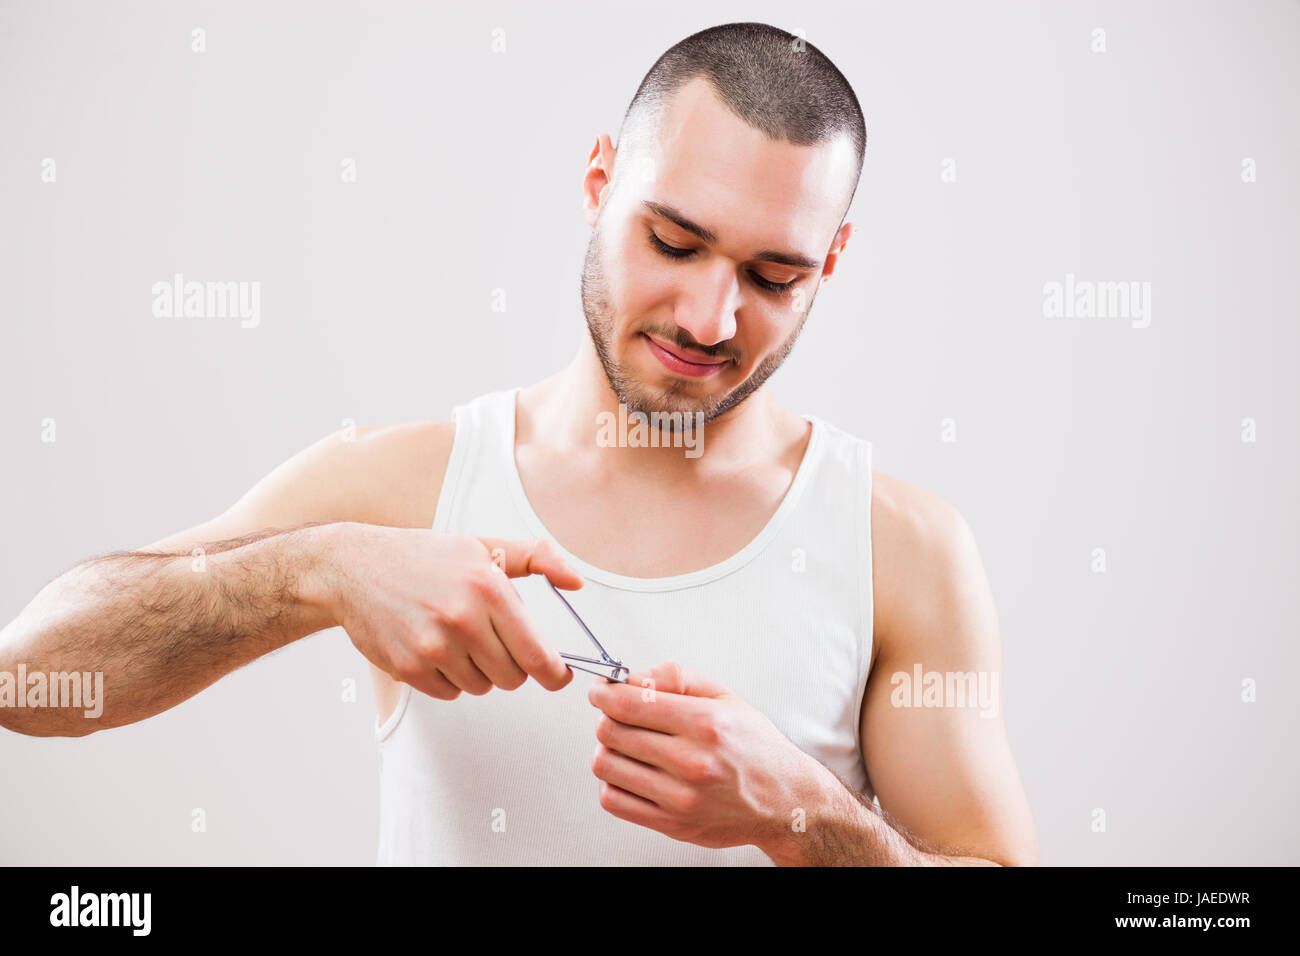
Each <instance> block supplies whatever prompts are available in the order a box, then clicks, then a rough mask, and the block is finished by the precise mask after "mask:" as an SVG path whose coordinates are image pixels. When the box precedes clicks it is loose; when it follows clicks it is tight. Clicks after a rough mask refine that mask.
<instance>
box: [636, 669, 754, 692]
mask: <svg viewBox="0 0 1300 956" xmlns="http://www.w3.org/2000/svg"><path fill="white" fill-rule="evenodd" d="M647 681H648V682H649V683H647ZM627 682H628V683H629V684H633V683H635V684H636V686H638V687H650V688H651V689H653V690H655V691H662V692H663V693H665V694H684V695H686V696H688V697H721V696H722V695H724V694H730V693H731V691H729V690H727V688H726V687H724V686H723V685H722V684H720V683H718V682H717V681H716V680H714V679H713V678H711V677H706V676H705V675H704V674H698V673H696V672H695V671H692V670H687V669H686V668H685V667H683V666H682V665H681V664H679V663H677V662H676V661H664V662H663V663H660V664H656V665H655V666H654V667H651V668H650V669H649V670H646V671H637V672H636V673H635V674H629V675H628V678H627Z"/></svg>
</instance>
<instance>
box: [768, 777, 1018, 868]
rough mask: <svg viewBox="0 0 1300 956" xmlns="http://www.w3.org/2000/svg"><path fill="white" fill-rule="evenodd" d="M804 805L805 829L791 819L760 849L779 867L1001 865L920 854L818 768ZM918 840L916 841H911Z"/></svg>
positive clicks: (808, 785) (869, 806) (878, 814)
mask: <svg viewBox="0 0 1300 956" xmlns="http://www.w3.org/2000/svg"><path fill="white" fill-rule="evenodd" d="M818 767H819V768H820V771H821V772H815V773H813V774H812V775H810V779H809V780H808V781H807V783H806V789H805V794H806V796H805V798H804V800H803V802H804V804H805V806H804V807H803V810H804V814H803V817H802V820H803V826H802V828H801V829H796V828H795V827H794V826H792V825H791V824H790V823H789V822H788V820H787V821H785V823H784V826H783V827H782V828H781V830H780V831H779V832H777V831H774V835H773V837H772V839H771V840H770V841H769V842H768V843H767V844H766V845H764V846H762V847H761V849H762V850H763V851H764V852H765V853H767V855H768V856H769V857H771V859H772V860H773V862H775V863H776V864H777V865H778V866H999V865H1001V864H999V863H997V862H995V861H993V860H987V859H984V858H982V857H974V856H959V855H948V854H944V853H939V852H931V851H929V850H925V849H921V847H920V846H918V845H917V844H919V843H920V842H921V841H920V840H917V839H916V838H915V837H913V838H912V840H909V839H908V838H907V837H905V836H904V835H903V833H902V832H900V831H901V829H902V828H901V827H899V826H897V825H895V824H892V823H891V822H890V821H889V820H887V819H886V817H885V816H884V815H883V814H882V812H881V811H880V810H879V809H878V808H877V807H876V806H875V805H874V804H871V803H868V802H866V801H865V800H864V799H863V798H862V797H861V796H860V795H858V794H857V793H855V792H854V791H853V790H851V789H850V788H849V787H848V786H847V785H846V784H845V783H844V781H842V780H840V779H839V777H838V776H836V775H835V774H833V773H832V772H831V771H830V770H828V769H826V768H825V767H823V766H821V765H820V764H818ZM913 841H915V842H913Z"/></svg>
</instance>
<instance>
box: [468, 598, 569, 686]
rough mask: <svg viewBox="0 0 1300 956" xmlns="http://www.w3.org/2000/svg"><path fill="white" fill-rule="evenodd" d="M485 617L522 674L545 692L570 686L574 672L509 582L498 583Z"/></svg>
mask: <svg viewBox="0 0 1300 956" xmlns="http://www.w3.org/2000/svg"><path fill="white" fill-rule="evenodd" d="M488 614H489V617H490V619H491V622H492V628H493V630H494V631H495V632H496V635H497V637H498V638H499V639H500V642H501V644H502V645H503V646H504V648H505V650H506V651H507V652H508V653H509V655H510V657H511V659H512V660H513V661H514V663H515V664H516V665H517V666H518V667H519V668H521V669H522V670H523V671H524V673H526V674H528V675H529V676H530V677H532V678H534V679H535V680H536V681H537V683H539V684H541V685H542V686H543V687H545V688H546V689H547V690H559V689H560V688H562V687H567V686H568V685H569V682H570V681H572V680H573V671H571V670H569V667H568V665H566V664H565V663H564V658H562V657H561V656H560V652H559V651H557V650H556V649H555V648H554V647H553V646H552V645H551V643H550V642H549V641H548V640H546V638H544V637H543V636H542V634H541V632H540V631H539V630H538V629H537V625H536V624H534V623H533V619H532V617H530V616H529V614H528V609H527V608H526V607H525V606H524V602H523V599H522V598H520V597H519V593H518V592H517V591H516V590H515V589H514V586H513V585H512V584H511V583H510V582H509V581H505V580H503V581H502V582H501V587H500V589H498V591H497V593H496V594H494V595H493V597H492V599H491V600H490V601H489V604H488Z"/></svg>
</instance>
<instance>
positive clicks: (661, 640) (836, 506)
mask: <svg viewBox="0 0 1300 956" xmlns="http://www.w3.org/2000/svg"><path fill="white" fill-rule="evenodd" d="M517 393H518V389H513V390H510V391H504V392H494V393H491V394H488V395H484V396H482V397H480V398H478V399H476V400H474V401H472V402H470V403H469V404H467V405H464V406H460V407H458V408H456V409H455V412H454V416H455V422H456V434H455V439H454V443H453V446H452V451H451V457H450V459H449V461H448V464H447V472H446V476H445V478H444V479H443V484H442V493H441V495H440V496H439V498H438V504H437V513H436V517H435V519H434V524H433V528H434V530H435V531H444V532H451V533H460V534H473V535H483V536H488V537H500V538H516V539H536V538H546V539H548V540H550V541H551V542H552V543H556V542H555V539H554V538H553V537H552V536H551V534H550V533H549V532H548V531H547V529H546V527H545V525H543V524H542V522H541V521H540V520H539V519H538V517H537V515H536V514H534V512H533V509H532V506H531V505H530V504H529V502H528V498H527V497H526V495H525V494H524V489H523V485H522V483H521V482H520V479H519V472H518V470H517V469H516V466H515V458H514V433H515V397H516V394H517ZM805 418H807V420H808V421H810V422H811V424H812V436H811V438H810V440H809V443H808V447H807V449H806V451H805V453H804V457H803V461H802V462H801V464H800V466H799V469H798V471H797V472H796V474H795V477H794V480H793V482H792V483H791V485H790V487H789V489H788V490H787V492H786V494H785V497H784V498H783V499H782V500H781V503H780V505H779V506H778V507H777V509H776V511H775V513H774V514H773V515H772V517H771V519H770V520H769V521H768V522H767V525H766V526H765V527H764V528H763V530H762V531H760V532H759V533H758V535H757V536H756V537H755V538H754V539H753V540H752V541H750V542H749V544H747V545H746V546H745V547H744V548H743V549H741V550H740V551H738V552H737V553H735V554H733V555H732V556H731V557H729V558H727V559H726V560H724V561H722V562H720V563H718V564H715V565H713V566H711V567H708V568H704V569H702V570H699V571H692V572H690V573H688V574H680V575H674V576H672V577H662V578H633V577H626V576H624V575H620V574H612V573H610V572H608V571H605V570H602V569H600V568H597V567H594V566H592V565H590V564H588V563H587V562H585V561H582V560H581V559H579V558H577V557H575V556H574V555H572V554H570V553H569V552H567V551H565V550H564V549H563V548H562V547H561V548H560V549H559V550H560V552H561V553H562V554H563V556H564V558H565V560H566V561H567V562H568V564H569V566H570V567H572V568H573V569H574V570H575V571H577V572H578V573H579V574H581V575H582V577H583V578H584V580H585V584H584V586H583V587H582V589H581V590H579V591H572V592H566V596H567V597H568V598H569V600H570V601H571V603H572V604H573V606H574V608H575V609H576V610H577V612H578V613H579V614H580V615H581V616H582V618H583V619H584V620H585V621H586V622H587V624H588V626H589V627H590V628H591V629H592V631H593V632H594V633H595V634H596V636H597V637H598V638H599V639H600V640H601V643H602V644H604V645H605V647H606V649H607V650H608V651H609V652H610V654H611V655H613V656H614V657H616V658H619V659H621V660H622V661H623V663H624V664H626V665H627V666H628V667H629V668H630V669H631V670H632V671H633V672H634V673H635V672H636V671H638V670H642V669H646V668H649V667H651V666H653V665H655V664H658V663H660V662H662V661H666V660H675V661H677V662H679V663H680V664H682V665H683V666H684V667H686V668H688V669H690V670H694V671H698V672H700V673H702V674H706V675H708V676H710V677H712V678H714V679H715V680H717V681H719V682H721V683H722V684H724V685H725V686H726V687H727V688H728V689H730V690H731V691H733V692H735V693H736V694H739V695H740V696H741V697H742V698H744V699H745V700H746V701H748V702H749V703H750V704H752V705H754V706H755V707H757V708H758V709H759V710H760V711H762V712H763V713H764V714H765V715H766V716H767V717H768V719H770V720H771V721H772V723H773V724H775V725H776V727H777V728H778V729H779V730H780V731H781V732H782V733H783V734H784V735H785V736H786V737H788V738H789V739H790V740H791V741H792V742H793V743H794V744H795V745H796V746H798V747H799V748H800V749H801V750H803V751H805V752H806V753H808V754H811V755H812V756H813V757H815V758H817V759H818V760H819V761H821V762H822V763H823V764H825V765H826V766H827V767H829V768H830V769H832V770H834V771H835V772H836V773H837V774H839V775H840V777H841V778H843V779H844V780H845V781H846V782H847V783H849V784H850V785H851V786H853V787H854V788H855V789H857V790H859V791H862V790H863V789H864V788H865V786H866V783H867V772H866V767H865V766H864V765H863V762H862V755H861V750H860V739H859V722H858V718H859V712H860V708H861V703H862V695H863V690H864V688H865V686H866V680H867V670H868V667H869V665H870V661H871V639H872V634H871V626H872V593H871V537H870V529H869V524H868V522H869V520H870V502H871V445H870V444H869V443H868V442H866V441H863V440H861V439H858V438H854V437H853V436H851V435H848V434H846V433H845V432H843V431H840V430H839V429H837V428H835V427H834V426H832V425H829V424H827V423H826V422H823V421H821V420H820V419H818V418H815V417H812V416H805ZM705 450H706V451H707V447H706V449H705ZM513 583H514V585H515V587H516V589H517V590H518V591H519V593H520V596H521V597H522V598H523V600H524V603H525V604H526V606H527V607H528V609H529V612H530V613H531V614H532V616H533V620H534V621H535V622H536V623H537V625H538V627H539V628H540V630H541V632H542V633H543V634H545V635H547V637H548V639H550V640H551V642H552V643H553V644H554V645H555V646H556V648H557V650H561V651H568V652H572V653H577V654H581V655H583V656H593V650H594V648H593V647H592V646H591V643H590V641H589V640H588V639H587V638H586V636H585V635H584V634H583V633H582V631H580V630H578V628H577V627H576V625H575V624H574V623H573V621H572V619H571V618H570V617H569V616H568V612H567V611H565V609H564V607H563V605H562V604H561V603H560V602H559V600H558V599H557V598H556V597H555V595H554V594H552V593H551V592H550V589H549V588H548V587H547V586H546V582H545V580H544V579H543V578H540V577H538V576H533V577H530V578H517V579H515V580H514V581H513ZM596 679H597V678H595V677H593V676H591V675H589V674H585V673H582V672H575V674H574V679H573V680H572V681H571V682H570V683H569V685H568V686H566V687H565V688H563V689H562V690H559V691H547V690H544V689H542V687H541V686H540V685H539V684H538V683H537V682H536V681H534V680H532V679H529V680H528V681H527V682H526V683H525V684H524V685H523V686H521V687H520V688H519V689H517V690H513V691H504V690H501V689H499V688H496V689H493V690H491V691H489V692H488V693H487V694H485V695H483V696H481V697H476V696H473V695H470V694H462V695H461V696H460V697H459V698H457V699H456V700H453V701H444V700H437V699H435V698H432V697H429V696H427V695H425V694H422V693H419V692H417V691H413V690H412V689H411V688H410V686H408V685H405V684H403V685H402V687H401V690H402V694H401V698H400V701H399V702H398V705H397V707H396V709H395V710H394V711H393V713H392V715H391V716H390V717H389V718H388V719H387V720H386V721H385V722H384V723H383V724H382V725H380V724H379V723H378V720H376V727H375V738H376V740H377V742H378V746H379V754H380V827H379V859H378V862H379V863H380V864H381V865H382V864H435V865H482V866H494V865H541V866H546V865H575V866H580V865H598V866H599V865H688V866H689V865H713V866H718V865H723V866H745V865H771V860H770V859H769V858H768V857H767V855H766V854H764V853H763V852H762V851H761V850H759V849H758V848H757V847H755V846H740V847H728V848H725V849H720V850H719V849H709V848H706V847H700V846H696V845H695V844H692V843H685V842H682V841H678V840H674V839H672V838H671V837H668V836H665V835H664V834H662V833H659V832H658V831H655V830H651V829H648V828H646V827H642V826H638V825H636V824H633V823H629V822H627V821H625V820H620V819H619V818H617V817H615V816H613V815H611V814H610V813H609V812H608V811H606V810H604V809H603V808H602V807H601V806H600V801H599V793H600V781H599V780H598V779H597V778H596V776H595V775H594V774H593V773H592V770H591V761H592V757H593V755H594V752H595V749H596V745H597V740H596V733H595V730H596V723H597V720H598V719H599V717H600V716H601V714H600V711H598V710H596V708H595V707H593V706H592V705H591V703H590V702H589V701H588V700H587V687H588V685H589V684H590V682H591V681H593V680H596Z"/></svg>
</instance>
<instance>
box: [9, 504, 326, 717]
mask: <svg viewBox="0 0 1300 956" xmlns="http://www.w3.org/2000/svg"><path fill="white" fill-rule="evenodd" d="M330 527H331V526H329V525H309V526H304V527H301V528H296V529H291V530H287V531H284V530H270V531H264V532H260V533H258V534H253V535H249V536H247V537H244V538H238V539H233V540H230V541H220V542H210V543H207V544H203V545H200V547H201V548H202V553H201V555H198V556H194V555H191V554H190V553H184V554H176V553H160V552H146V551H128V552H120V553H116V554H110V555H106V556H103V557H99V558H94V559H92V560H90V561H86V562H83V563H82V564H80V565H77V566H76V567H75V568H72V569H71V570H69V571H67V572H65V573H64V574H62V575H60V576H59V577H58V578H56V579H55V580H53V581H51V582H50V583H49V584H47V585H46V586H45V587H44V588H42V589H41V591H40V593H38V594H37V595H36V597H35V598H34V599H33V600H32V601H31V603H29V604H28V605H27V607H26V608H24V609H23V611H22V612H21V613H20V614H19V615H18V617H17V618H15V619H14V621H12V622H11V623H10V624H9V625H8V626H6V627H5V628H4V630H3V631H0V681H5V680H6V678H5V675H6V674H8V675H10V676H9V677H8V679H7V680H8V690H9V691H10V694H9V695H6V694H5V693H4V690H5V686H4V685H3V684H0V725H3V726H5V727H7V728H9V729H10V730H15V731H18V732H20V733H25V734H31V735H35V736H81V735H84V734H89V733H93V732H94V731H96V730H103V729H107V728H109V727H117V726H121V725H123V724H129V723H133V722H135V721H138V720H143V719H145V718H146V717H151V716H153V715H154V714H157V713H160V712H162V711H164V710H167V709H168V708H170V707H174V706H175V705H176V704H178V703H180V702H181V701H183V700H185V699H187V698H189V697H192V696H193V695H194V694H196V693H198V692H199V691H200V690H202V689H203V688H205V687H207V686H208V685H210V684H212V683H214V682H215V681H217V680H218V679H220V678H221V677H222V676H224V675H225V674H228V673H230V672H231V671H233V670H235V669H237V668H239V667H241V666H243V665H244V664H246V663H248V662H250V661H252V660H255V659H256V658H258V657H261V656H262V655H264V654H266V653H269V652H270V651H273V650H276V649H277V648H280V647H283V646H285V645H287V644H289V643H291V642H293V641H295V640H297V639H298V638H300V637H304V636H306V635H307V634H311V633H314V632H315V631H318V630H321V629H322V628H324V627H329V626H331V624H332V622H331V621H330V620H329V616H328V614H327V613H326V611H325V609H324V606H323V604H322V603H321V601H320V597H321V595H320V592H319V588H318V583H317V582H318V581H319V576H320V570H321V569H320V567H319V562H320V554H321V550H322V545H323V542H324V540H325V539H327V538H328V536H329V529H330ZM20 668H21V669H22V670H23V671H25V675H26V679H27V680H29V681H37V680H40V681H41V682H42V683H44V682H45V678H39V679H38V678H36V677H34V676H32V675H37V674H40V675H46V677H48V675H50V674H64V675H70V674H73V673H75V674H78V675H80V677H81V679H82V682H83V683H84V684H85V685H86V690H85V692H84V693H83V697H84V696H86V695H88V694H90V693H91V690H90V688H92V687H97V686H98V687H102V692H100V695H99V696H100V698H101V699H100V700H98V701H95V702H94V703H93V704H92V705H91V706H89V707H87V706H80V707H78V706H72V707H69V706H51V705H52V704H54V703H55V701H54V700H53V694H52V693H49V692H50V691H52V690H53V681H52V680H51V681H50V682H49V684H48V685H47V688H46V689H47V693H48V696H47V699H46V702H45V703H39V702H38V703H36V705H35V706H32V705H31V704H30V703H28V704H27V705H25V706H19V702H18V701H17V700H14V699H9V698H10V696H11V695H22V696H23V697H25V698H27V700H29V701H30V700H32V699H33V698H34V694H29V693H27V692H28V691H29V690H31V691H33V692H34V691H35V690H36V687H35V686H33V687H31V688H27V687H19V686H18V677H19V672H20ZM95 675H102V678H100V677H96V676H95ZM36 699H37V700H39V698H36ZM96 711H97V712H96ZM88 714H89V716H88Z"/></svg>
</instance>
